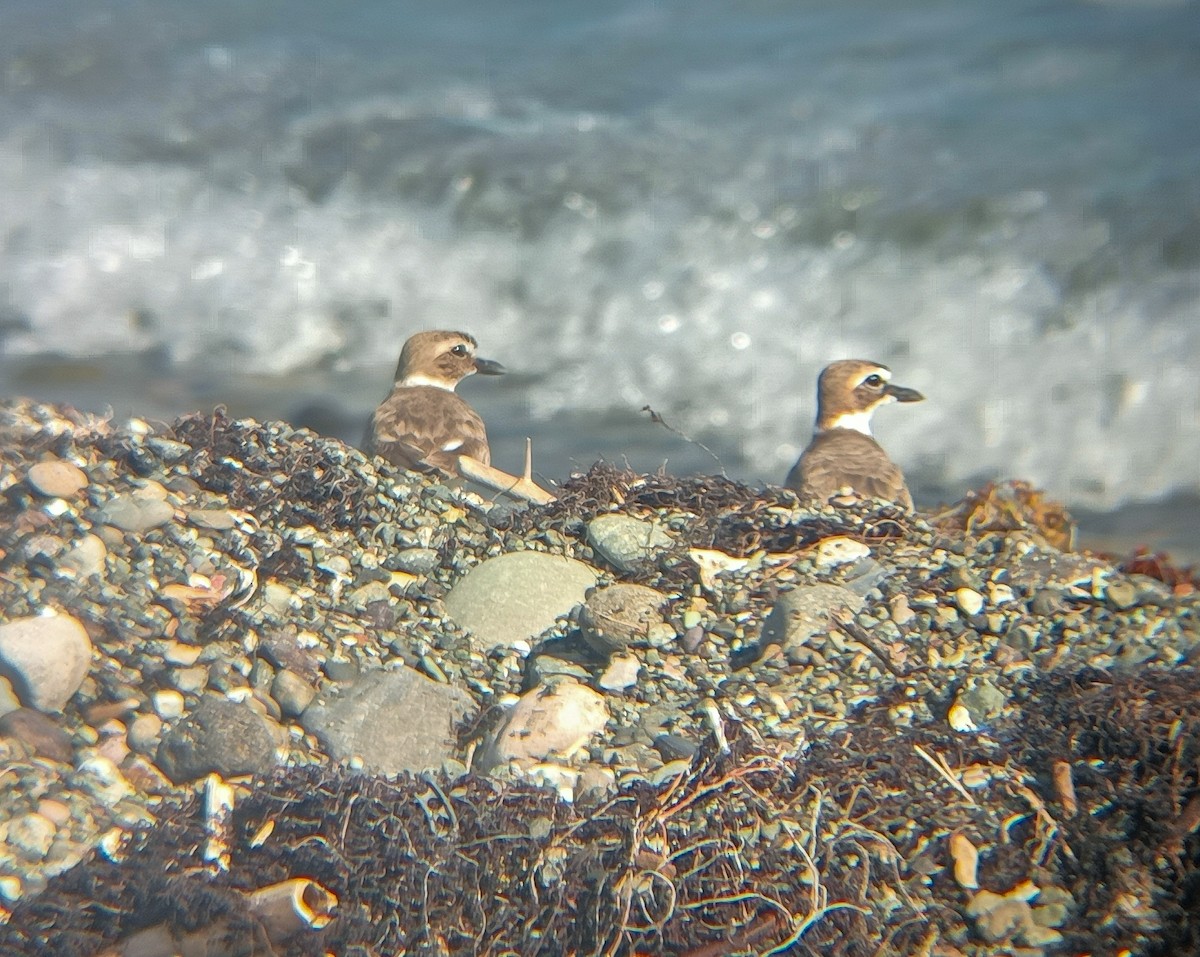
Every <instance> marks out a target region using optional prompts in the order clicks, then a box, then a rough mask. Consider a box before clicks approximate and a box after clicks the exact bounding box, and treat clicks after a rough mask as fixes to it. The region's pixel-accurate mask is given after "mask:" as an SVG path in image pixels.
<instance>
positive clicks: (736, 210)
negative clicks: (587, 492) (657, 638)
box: [0, 0, 1200, 558]
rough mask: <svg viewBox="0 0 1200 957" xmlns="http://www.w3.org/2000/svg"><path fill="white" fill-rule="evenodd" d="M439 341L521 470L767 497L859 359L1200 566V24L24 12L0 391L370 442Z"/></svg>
mask: <svg viewBox="0 0 1200 957" xmlns="http://www.w3.org/2000/svg"><path fill="white" fill-rule="evenodd" d="M437 327H449V328H461V329H465V330H468V331H470V332H472V333H474V334H475V335H476V336H477V337H478V338H479V340H480V343H481V349H480V351H481V354H483V355H486V356H489V357H492V358H496V359H499V360H500V361H502V362H504V363H505V364H506V365H507V366H508V367H509V368H510V370H512V374H511V375H509V376H508V377H506V378H505V379H504V380H494V379H489V380H487V381H472V382H468V383H466V384H465V385H464V390H463V391H464V394H466V395H467V396H468V398H469V399H470V400H471V401H473V402H474V403H475V404H476V406H477V407H478V408H479V409H480V411H481V412H482V414H483V415H484V417H485V419H487V421H488V424H489V429H490V431H491V433H492V438H493V447H494V458H495V460H496V463H497V464H498V465H500V466H501V467H507V468H510V469H516V468H517V467H518V463H519V460H520V455H521V440H522V438H523V436H525V435H527V434H529V435H532V436H534V439H535V450H536V464H537V466H538V469H539V470H540V471H541V473H542V474H543V475H544V476H546V477H548V478H551V479H561V478H563V477H565V476H566V475H567V474H569V472H570V471H571V469H572V468H575V467H579V466H585V465H587V464H589V463H590V462H591V461H593V460H594V459H595V458H597V457H598V456H604V457H606V458H609V459H610V460H616V461H621V460H622V459H627V460H628V461H629V462H630V464H632V465H633V466H634V467H636V468H639V469H642V470H651V469H655V468H658V467H659V466H661V465H662V464H663V463H664V461H665V462H666V467H667V468H668V469H670V470H672V471H675V472H679V473H687V472H696V471H706V472H707V471H716V470H718V469H719V468H723V469H724V470H725V471H726V472H727V473H728V474H730V475H731V476H733V477H737V478H742V479H746V480H750V481H754V482H762V481H780V480H781V479H782V477H783V475H784V474H785V473H786V471H787V469H788V467H789V466H790V464H791V462H792V461H793V460H794V458H795V457H796V455H797V453H798V452H799V450H800V449H801V448H802V447H803V445H804V443H805V442H806V441H807V438H808V435H809V433H810V430H811V422H812V417H813V413H814V395H813V392H814V383H815V378H816V374H817V372H818V371H819V369H820V368H821V367H822V366H823V365H824V364H825V363H826V362H828V361H830V360H831V359H835V358H842V357H847V356H857V357H863V358H870V359H875V360H878V361H882V362H885V363H887V364H889V365H891V366H892V368H893V370H894V372H895V378H896V381H898V382H900V383H902V384H905V385H910V386H913V387H916V388H919V389H920V390H921V391H923V392H924V393H925V394H926V396H927V397H928V401H926V402H924V403H921V404H919V405H916V406H906V407H904V408H902V409H887V410H884V411H883V412H882V413H881V414H880V415H879V416H878V417H877V422H876V425H877V433H878V434H879V435H880V437H881V439H882V441H883V442H884V444H885V446H886V447H887V448H888V449H889V450H890V451H891V452H892V454H893V456H894V457H895V458H896V459H897V460H898V461H899V462H900V463H902V464H903V465H904V467H905V468H906V470H907V472H908V473H909V476H910V480H911V483H912V484H913V486H914V490H915V491H916V493H917V497H918V501H919V502H925V503H926V504H928V503H931V502H934V501H937V500H939V499H945V500H948V499H952V498H954V497H957V496H958V495H959V494H961V493H962V491H963V490H965V489H966V488H968V487H971V486H974V485H978V484H980V483H981V482H983V481H985V480H987V479H989V478H995V477H1005V476H1012V477H1019V478H1024V479H1028V480H1031V481H1033V482H1034V483H1036V484H1038V485H1040V486H1042V487H1044V488H1046V489H1047V490H1048V491H1049V492H1050V493H1051V494H1052V495H1053V496H1055V497H1057V498H1059V499H1061V500H1064V501H1066V502H1067V503H1068V504H1069V505H1070V507H1071V508H1072V509H1073V510H1074V511H1076V512H1077V513H1079V514H1080V515H1082V516H1083V517H1084V520H1085V530H1086V531H1087V532H1088V534H1089V536H1090V541H1091V542H1093V543H1096V544H1106V543H1110V542H1111V543H1113V544H1114V545H1116V546H1119V547H1123V546H1124V545H1126V544H1128V543H1129V542H1131V541H1134V540H1137V539H1143V540H1146V541H1147V542H1148V543H1149V544H1152V545H1156V546H1159V547H1170V548H1171V549H1172V550H1173V551H1174V552H1175V553H1177V554H1179V555H1181V556H1183V557H1187V558H1197V557H1200V507H1198V505H1197V503H1198V499H1197V493H1198V492H1200V385H1198V382H1200V3H1198V2H1188V0H1124V2H1122V0H1109V2H1097V0H1090V2H1068V0H986V2H984V0H907V2H903V3H897V2H895V0H855V2H846V0H787V2H784V0H743V2H730V0H721V2H716V0H687V2H666V0H664V2H650V0H611V2H605V3H596V2H594V0H589V2H581V0H536V2H535V0H506V2H504V3H496V2H494V0H444V2H438V3H415V2H407V0H354V2H344V0H253V2H250V0H205V2H204V3H185V2H180V0H90V2H88V3H81V2H62V0H4V4H3V6H2V7H0V348H2V356H0V395H5V396H9V395H14V394H22V395H31V396H34V397H37V398H42V399H52V400H59V401H68V402H72V403H74V404H76V405H79V406H81V407H84V408H88V409H92V410H96V411H102V410H104V409H112V410H113V412H114V413H115V414H116V416H117V417H118V418H122V417H126V416H128V415H130V414H136V415H140V416H143V417H159V418H169V417H171V416H174V415H176V414H180V413H182V412H186V411H191V410H194V409H210V408H212V407H213V406H214V405H216V404H218V403H221V404H224V405H226V406H227V407H229V409H230V410H231V411H232V412H234V413H235V414H243V415H252V416H255V417H257V418H260V419H264V418H270V417H283V418H286V419H288V420H290V421H292V422H293V423H294V424H298V425H309V426H311V427H313V428H315V429H317V430H318V431H321V432H324V433H327V434H335V435H339V436H341V437H343V438H347V439H349V440H351V441H356V440H357V439H358V437H359V436H360V434H361V429H362V422H363V420H364V419H365V417H366V415H367V413H368V412H369V410H370V408H371V407H373V405H374V404H375V402H376V401H377V400H378V399H379V398H381V397H382V395H383V394H384V393H385V392H386V390H387V387H388V385H389V383H390V379H391V372H392V369H393V367H394V364H395V359H396V355H397V354H398V350H399V347H400V344H401V342H402V341H403V339H404V338H405V336H406V335H408V334H409V333H410V332H412V331H415V330H417V329H424V328H437ZM647 405H649V406H651V407H652V408H653V409H654V410H656V411H657V412H658V413H659V414H660V415H661V416H662V417H663V418H665V419H666V420H667V421H668V422H669V423H670V424H671V425H673V426H674V427H675V428H677V429H679V430H680V431H682V432H685V433H687V434H688V435H690V436H692V437H694V438H695V439H696V442H686V441H684V440H683V439H681V438H680V437H679V436H677V435H675V434H673V433H672V432H669V431H667V430H666V429H664V428H662V427H661V426H660V425H656V424H654V423H653V422H652V421H651V419H650V416H649V415H648V414H645V413H643V412H642V411H641V410H642V409H643V407H644V406H647ZM699 443H703V445H704V446H707V448H708V449H711V450H712V453H713V454H712V455H711V456H710V454H709V453H708V452H707V451H705V449H703V448H701V446H700V444H699ZM718 459H719V463H718V461H717V460H718Z"/></svg>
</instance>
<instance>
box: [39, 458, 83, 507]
mask: <svg viewBox="0 0 1200 957" xmlns="http://www.w3.org/2000/svg"><path fill="white" fill-rule="evenodd" d="M25 481H27V482H28V483H29V487H30V488H32V489H33V490H34V491H35V492H37V493H38V494H40V495H45V496H46V497H47V498H70V497H71V496H73V495H78V494H79V493H80V492H81V491H82V490H83V489H85V488H87V484H88V477H87V475H86V474H85V473H84V471H83V469H81V468H79V467H78V466H77V465H72V464H71V463H70V462H64V461H62V460H61V459H50V460H48V461H45V462H38V463H37V464H36V465H33V466H31V467H30V469H29V471H28V473H26V475H25Z"/></svg>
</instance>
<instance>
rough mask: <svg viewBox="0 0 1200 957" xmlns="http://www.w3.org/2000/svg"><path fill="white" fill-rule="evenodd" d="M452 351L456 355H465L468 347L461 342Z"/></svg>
mask: <svg viewBox="0 0 1200 957" xmlns="http://www.w3.org/2000/svg"><path fill="white" fill-rule="evenodd" d="M450 352H451V353H453V354H454V355H456V356H465V355H466V354H467V347H466V346H464V345H463V344H462V343H461V342H460V343H459V344H458V345H456V346H455V347H454V348H453V349H451V350H450Z"/></svg>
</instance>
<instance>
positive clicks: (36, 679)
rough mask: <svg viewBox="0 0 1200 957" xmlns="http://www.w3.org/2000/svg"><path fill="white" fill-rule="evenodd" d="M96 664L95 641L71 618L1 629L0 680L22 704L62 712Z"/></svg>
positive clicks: (18, 623)
mask: <svg viewBox="0 0 1200 957" xmlns="http://www.w3.org/2000/svg"><path fill="white" fill-rule="evenodd" d="M91 664H92V640H91V638H89V637H88V633H87V630H86V629H85V628H84V627H83V625H82V624H81V623H80V622H78V621H77V620H75V619H74V618H72V617H71V616H70V615H37V616H35V617H32V618H18V619H15V620H13V621H10V622H7V623H5V624H3V625H0V674H3V675H4V677H6V678H8V680H9V681H11V682H12V686H13V690H15V691H16V692H17V696H18V697H19V698H20V699H21V701H22V703H23V704H25V705H26V706H28V707H31V708H36V709H37V710H39V711H61V710H62V709H63V707H64V706H65V705H66V703H67V702H68V701H70V700H71V696H72V695H74V694H75V692H76V691H78V690H79V687H80V685H82V684H83V679H84V678H86V677H87V673H88V669H89V668H90V667H91Z"/></svg>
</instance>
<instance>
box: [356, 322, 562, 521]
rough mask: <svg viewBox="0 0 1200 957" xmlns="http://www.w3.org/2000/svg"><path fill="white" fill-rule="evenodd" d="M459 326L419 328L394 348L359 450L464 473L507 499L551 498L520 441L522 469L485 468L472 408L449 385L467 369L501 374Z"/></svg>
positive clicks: (412, 465) (485, 451)
mask: <svg viewBox="0 0 1200 957" xmlns="http://www.w3.org/2000/svg"><path fill="white" fill-rule="evenodd" d="M476 348H477V345H476V342H475V339H474V337H473V336H469V335H467V334H466V333H465V332H446V331H441V330H439V331H433V332H418V333H416V334H414V335H412V336H409V338H408V341H407V342H405V343H404V348H403V349H402V350H401V351H400V362H399V364H398V365H397V366H396V380H395V383H394V384H393V385H392V391H391V392H389V393H388V395H387V398H385V399H384V400H383V402H381V403H380V404H379V408H377V409H376V410H375V412H374V414H373V415H372V416H371V421H370V423H369V424H368V425H367V435H366V438H365V440H364V442H363V448H364V449H365V450H366V452H367V453H368V454H374V455H378V456H381V457H382V458H384V459H387V461H389V462H391V463H392V464H393V465H399V466H402V467H403V468H406V469H412V470H413V471H417V472H441V473H443V474H444V475H448V476H454V477H459V476H461V477H463V478H469V479H471V480H472V481H475V482H478V483H480V484H481V485H485V486H487V487H488V488H490V489H494V490H495V491H498V492H503V493H504V494H506V495H511V496H513V497H514V498H519V499H523V500H525V501H529V502H536V503H541V504H544V503H546V502H550V501H553V500H554V496H553V495H552V494H551V493H549V492H547V491H546V490H545V489H543V488H541V487H540V486H539V485H538V484H537V483H536V482H534V481H533V461H532V456H533V453H532V449H531V444H530V442H529V440H528V439H526V442H525V472H524V474H523V475H521V476H515V475H509V474H508V473H507V472H501V471H500V470H499V469H494V468H492V467H491V462H492V451H491V448H490V447H489V446H488V438H487V430H486V429H485V428H484V425H483V419H481V418H480V417H479V413H478V412H476V411H475V410H474V409H472V408H471V406H470V405H468V404H467V402H466V401H465V400H464V399H463V398H462V397H461V396H459V395H458V394H457V393H456V392H455V391H454V389H455V386H457V385H458V384H459V383H460V382H461V381H462V380H463V379H465V378H466V377H467V376H469V375H474V374H475V373H477V372H478V373H480V374H481V375H501V374H503V373H504V366H502V365H501V364H500V363H499V362H493V361H492V360H491V359H481V358H479V356H477V355H476V354H475V349H476Z"/></svg>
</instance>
